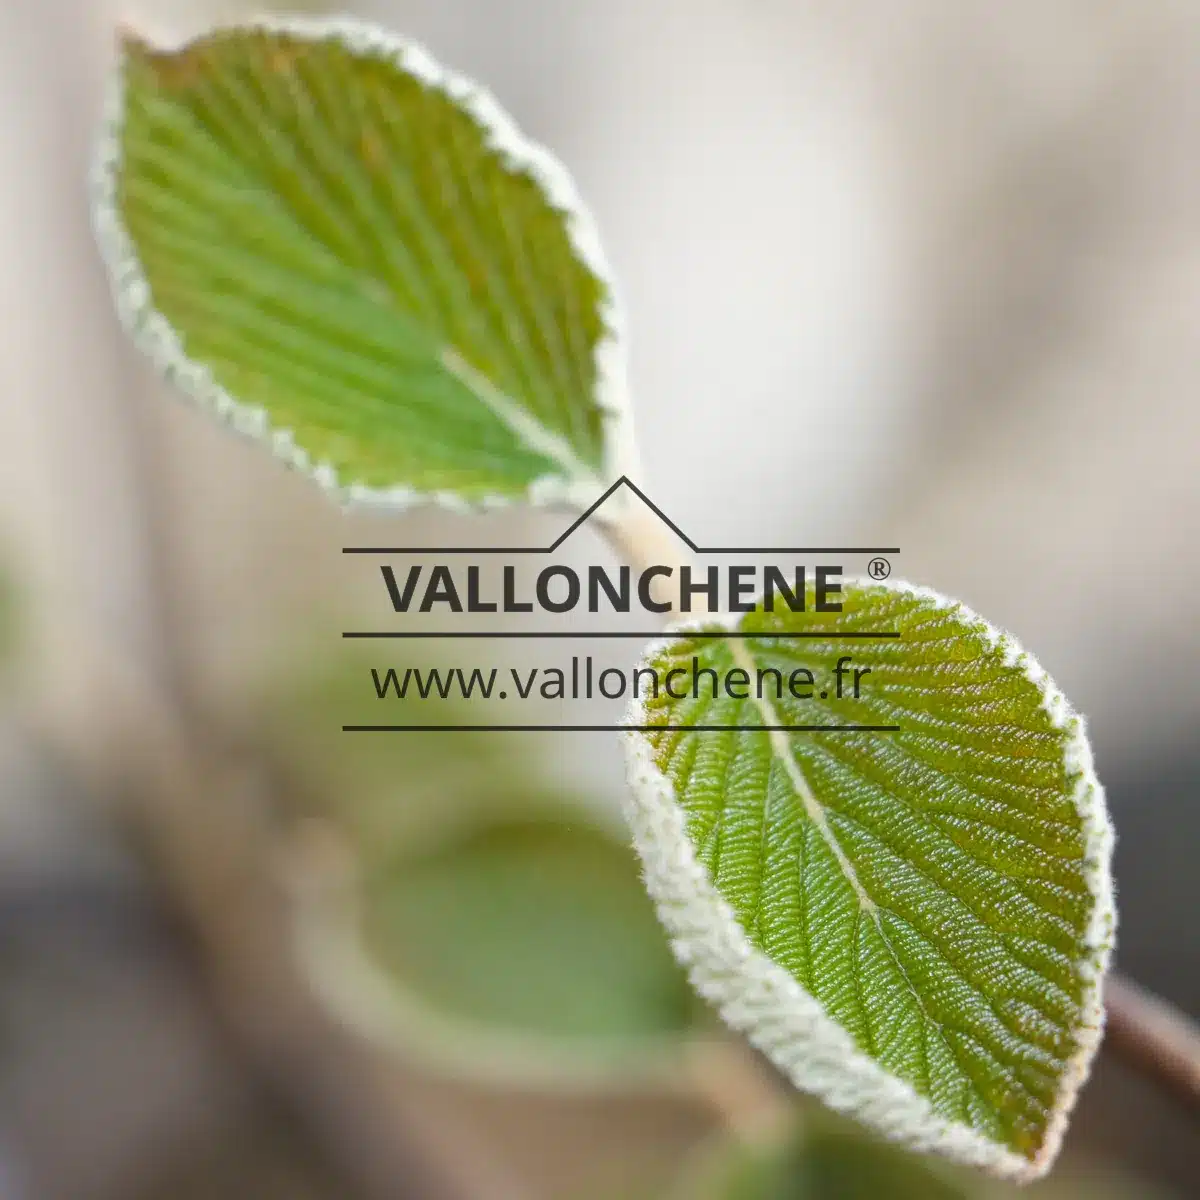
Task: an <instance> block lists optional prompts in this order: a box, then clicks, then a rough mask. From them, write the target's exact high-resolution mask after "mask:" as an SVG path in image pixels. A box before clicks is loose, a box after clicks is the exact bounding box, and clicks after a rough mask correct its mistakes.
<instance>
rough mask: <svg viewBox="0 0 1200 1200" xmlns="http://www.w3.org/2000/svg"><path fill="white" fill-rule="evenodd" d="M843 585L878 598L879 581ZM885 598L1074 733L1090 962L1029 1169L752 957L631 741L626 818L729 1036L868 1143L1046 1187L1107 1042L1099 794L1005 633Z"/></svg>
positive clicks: (1107, 827) (1032, 664) (1078, 751)
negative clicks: (967, 638)
mask: <svg viewBox="0 0 1200 1200" xmlns="http://www.w3.org/2000/svg"><path fill="white" fill-rule="evenodd" d="M847 582H848V583H850V584H855V583H857V584H861V585H862V586H872V587H879V586H881V585H880V583H879V581H877V580H868V579H861V580H853V579H851V580H847ZM882 586H886V587H888V588H890V589H891V590H894V591H900V592H905V593H908V594H913V595H916V596H920V597H924V598H927V599H930V600H933V601H934V602H935V604H936V605H937V607H938V608H940V609H956V610H957V611H958V613H959V614H960V615H961V617H962V618H963V619H964V620H965V621H968V622H970V623H972V624H974V623H976V622H978V623H979V624H980V625H981V626H982V627H983V629H982V631H983V632H984V633H985V636H986V637H987V639H988V642H989V644H990V645H991V646H993V647H995V646H1002V647H1003V649H1004V661H1005V664H1006V665H1008V666H1013V667H1017V668H1018V669H1020V670H1021V671H1022V673H1023V674H1024V675H1025V677H1026V678H1027V679H1029V680H1030V681H1031V682H1032V683H1034V684H1035V685H1036V686H1037V688H1038V690H1039V692H1040V693H1041V697H1042V707H1043V708H1044V710H1045V711H1046V713H1047V714H1048V716H1049V717H1050V720H1051V722H1052V724H1053V725H1054V726H1055V727H1056V728H1058V729H1067V728H1069V727H1070V726H1071V724H1072V722H1074V728H1075V733H1074V735H1073V736H1072V737H1071V738H1070V740H1069V742H1068V745H1067V748H1066V763H1067V767H1068V769H1069V770H1071V771H1078V772H1079V775H1078V781H1077V783H1076V787H1075V795H1074V800H1075V807H1076V811H1077V812H1078V814H1079V818H1080V821H1081V822H1082V826H1083V834H1084V864H1085V865H1084V874H1085V878H1086V881H1087V885H1088V890H1089V892H1090V893H1091V896H1092V900H1093V908H1092V915H1091V919H1090V921H1089V924H1088V928H1087V931H1086V934H1085V939H1084V945H1085V947H1086V953H1085V956H1084V957H1083V959H1082V960H1081V961H1080V962H1078V963H1076V964H1075V966H1076V968H1077V969H1078V970H1079V971H1080V972H1081V974H1082V976H1083V979H1084V988H1083V994H1082V1002H1081V1013H1080V1021H1079V1024H1078V1026H1077V1027H1076V1029H1074V1030H1073V1033H1074V1034H1075V1038H1076V1047H1077V1048H1076V1050H1075V1053H1074V1054H1073V1056H1072V1057H1071V1058H1070V1060H1069V1061H1068V1062H1067V1064H1066V1066H1065V1068H1064V1071H1063V1074H1062V1078H1061V1081H1060V1084H1059V1091H1058V1095H1057V1097H1056V1100H1055V1103H1054V1105H1053V1110H1052V1112H1051V1115H1050V1118H1049V1121H1048V1124H1047V1129H1046V1135H1045V1138H1044V1140H1043V1143H1042V1146H1041V1148H1040V1150H1039V1151H1038V1153H1037V1155H1036V1156H1035V1157H1034V1158H1032V1159H1028V1158H1025V1157H1023V1156H1022V1155H1020V1154H1017V1153H1015V1152H1014V1151H1012V1150H1010V1149H1009V1148H1008V1147H1007V1146H1004V1145H1002V1144H1000V1143H998V1142H994V1141H992V1140H991V1139H989V1138H986V1137H984V1136H983V1135H982V1134H981V1133H979V1132H978V1131H977V1130H975V1129H973V1128H971V1127H970V1126H968V1125H965V1124H962V1123H960V1122H956V1121H951V1120H948V1119H947V1118H946V1117H944V1116H942V1115H941V1114H940V1113H938V1112H937V1111H936V1110H935V1109H934V1107H933V1105H932V1104H931V1103H930V1101H929V1100H928V1099H927V1098H926V1097H924V1096H922V1095H921V1094H920V1093H918V1092H917V1091H916V1090H915V1089H914V1088H913V1087H912V1086H911V1085H910V1084H909V1083H907V1082H906V1081H905V1080H903V1079H900V1078H898V1077H896V1076H894V1075H891V1074H889V1073H888V1072H887V1071H885V1070H884V1069H883V1068H882V1067H881V1066H880V1065H879V1064H878V1063H876V1062H875V1060H874V1059H872V1058H871V1057H869V1056H868V1055H866V1054H864V1053H863V1052H862V1051H861V1050H860V1049H859V1048H858V1046H857V1045H856V1044H855V1042H854V1040H853V1039H852V1038H851V1036H850V1034H849V1033H847V1031H846V1030H845V1029H844V1028H842V1026H841V1025H839V1024H838V1023H837V1022H836V1021H834V1020H833V1019H832V1018H831V1017H830V1016H829V1015H828V1014H827V1013H826V1011H825V1009H824V1008H823V1006H822V1005H821V1003H820V1002H819V1001H818V1000H817V999H816V998H815V997H813V996H811V995H810V994H809V993H808V992H807V991H805V990H804V988H803V987H801V985H800V984H799V982H798V981H797V980H796V979H795V977H794V976H792V975H791V974H790V973H789V972H788V971H786V970H785V969H784V968H783V967H781V966H780V965H779V964H778V963H776V962H774V961H773V960H772V959H771V958H769V957H768V956H767V955H766V954H765V953H763V952H762V951H761V950H759V949H758V948H757V947H756V946H754V945H753V944H752V943H751V941H750V939H749V938H748V937H747V936H746V934H745V932H744V931H743V930H742V927H741V926H740V925H739V923H738V921H737V918H736V916H735V915H734V912H733V909H732V908H731V907H730V905H729V903H728V901H726V900H725V898H724V897H723V896H722V895H721V894H720V892H719V891H718V890H717V888H716V886H715V884H714V883H713V882H712V880H711V879H710V878H709V876H708V873H707V871H706V870H705V869H704V867H703V865H702V864H701V863H700V861H699V860H698V859H697V857H696V852H695V848H694V847H693V845H692V842H691V841H690V839H689V838H688V835H687V828H686V820H685V817H684V813H683V810H682V808H681V807H680V805H679V804H678V803H677V801H676V799H675V792H674V787H673V785H672V783H671V781H670V780H669V779H668V778H667V777H666V776H665V775H664V774H663V773H662V772H661V771H660V770H659V768H658V765H657V764H656V763H655V761H654V758H653V753H652V749H651V746H650V743H649V741H648V740H647V738H646V737H645V736H644V735H643V734H641V733H639V732H637V730H636V728H628V729H627V730H626V731H625V733H624V734H623V735H622V737H623V740H624V742H625V751H626V763H627V772H628V778H629V785H630V786H629V790H628V793H627V799H626V805H625V815H626V818H627V820H628V822H629V825H630V828H631V831H632V833H633V842H634V846H635V848H636V850H637V852H638V855H639V857H640V858H641V860H642V866H643V870H644V875H645V881H646V886H647V889H648V890H649V892H650V895H651V897H652V899H653V900H654V903H655V906H656V907H657V909H658V915H659V919H660V920H661V921H662V923H663V925H664V926H665V927H666V929H667V931H668V933H669V935H670V938H671V945H672V948H673V950H674V952H675V955H676V957H677V958H678V960H679V962H680V963H681V964H682V965H683V967H684V968H685V969H686V970H687V972H688V976H689V978H690V979H691V982H692V985H693V986H694V987H695V988H696V990H697V991H698V992H699V993H700V994H701V995H702V996H703V997H704V998H705V999H706V1000H707V1001H708V1002H709V1003H711V1004H713V1005H714V1006H715V1007H716V1008H717V1010H718V1011H719V1012H720V1014H721V1016H722V1018H723V1019H724V1020H725V1021H726V1023H727V1024H729V1025H730V1026H731V1027H732V1028H734V1029H736V1030H738V1031H739V1032H740V1033H743V1034H745V1035H746V1037H747V1039H748V1040H749V1041H750V1042H751V1043H752V1044H753V1045H754V1046H756V1047H757V1048H758V1049H759V1050H761V1051H762V1052H763V1053H764V1054H765V1055H767V1057H768V1058H769V1059H770V1060H771V1061H772V1062H773V1063H774V1064H775V1065H776V1066H777V1067H778V1068H779V1069H780V1070H781V1071H783V1072H784V1074H785V1075H786V1076H787V1077H788V1078H789V1079H790V1080H791V1081H792V1083H794V1084H795V1086H796V1087H797V1088H799V1089H801V1090H802V1091H805V1092H809V1093H811V1094H812V1095H814V1096H816V1097H818V1098H819V1099H821V1100H823V1101H824V1102H825V1103H826V1104H828V1105H829V1106H830V1107H831V1108H833V1109H835V1110H836V1111H838V1112H840V1113H843V1114H845V1115H846V1116H850V1117H853V1118H855V1119H856V1120H858V1121H861V1122H862V1123H863V1124H864V1125H867V1126H869V1127H870V1128H871V1129H874V1130H875V1131H876V1132H877V1133H880V1134H882V1135H884V1136H885V1137H887V1138H890V1139H892V1140H894V1141H897V1142H900V1143H903V1144H905V1145H907V1146H909V1147H911V1148H912V1149H914V1150H921V1151H932V1152H936V1153H940V1154H943V1155H945V1156H946V1157H947V1158H951V1159H954V1160H956V1161H958V1162H962V1163H967V1164H969V1165H971V1166H975V1167H980V1168H983V1169H984V1170H986V1171H989V1172H991V1173H992V1174H994V1175H998V1176H1000V1177H1003V1178H1007V1179H1012V1180H1014V1181H1016V1182H1021V1183H1025V1182H1029V1181H1031V1180H1034V1179H1037V1178H1039V1177H1041V1176H1042V1175H1044V1174H1045V1173H1046V1172H1047V1171H1048V1170H1049V1168H1050V1166H1051V1165H1052V1164H1053V1162H1054V1159H1055V1158H1056V1157H1057V1155H1058V1151H1059V1149H1060V1147H1061V1145H1062V1139H1063V1135H1064V1134H1065V1133H1066V1129H1067V1125H1068V1123H1069V1120H1070V1114H1071V1110H1072V1109H1073V1108H1074V1105H1075V1100H1076V1097H1077V1096H1078V1093H1079V1089H1080V1088H1081V1087H1082V1086H1083V1084H1084V1082H1085V1081H1086V1079H1087V1076H1088V1072H1089V1070H1090V1068H1091V1062H1092V1058H1093V1056H1094V1055H1095V1052H1096V1050H1097V1048H1098V1047H1099V1044H1100V1041H1101V1038H1102V1036H1103V1030H1104V1007H1103V998H1102V981H1103V977H1104V974H1105V972H1106V971H1107V969H1108V963H1109V959H1110V956H1111V953H1112V946H1113V939H1114V933H1115V928H1116V910H1115V903H1114V896H1113V881H1112V866H1111V863H1112V847H1113V829H1112V824H1111V822H1110V821H1109V817H1108V812H1107V808H1106V805H1105V801H1104V790H1103V788H1102V787H1101V784H1100V781H1099V780H1098V779H1097V778H1096V773H1095V768H1094V766H1093V762H1092V752H1091V747H1090V746H1089V744H1088V740H1087V736H1086V732H1085V729H1084V721H1083V718H1082V717H1081V716H1079V715H1078V714H1077V713H1075V712H1074V711H1073V710H1072V709H1071V708H1070V706H1069V705H1068V703H1067V700H1066V698H1065V697H1064V696H1063V694H1062V692H1061V691H1059V690H1058V688H1057V687H1056V686H1055V684H1054V681H1053V680H1052V679H1051V678H1050V676H1049V675H1048V674H1047V673H1046V671H1045V670H1044V669H1043V668H1042V667H1041V665H1040V664H1039V663H1038V662H1037V661H1036V660H1035V659H1034V658H1033V656H1032V655H1030V654H1029V653H1028V652H1026V651H1024V650H1022V649H1021V647H1020V646H1019V645H1018V644H1017V642H1016V641H1015V639H1014V638H1012V637H1011V635H1008V634H1005V633H1002V632H1001V631H1000V630H999V629H997V628H996V627H995V626H993V625H991V624H990V623H989V622H988V621H986V620H985V619H984V618H982V617H980V616H979V615H978V614H977V613H975V612H973V611H972V610H971V609H969V608H968V607H967V606H966V605H963V604H960V603H959V602H958V601H955V600H951V599H949V598H948V597H945V596H942V595H941V594H940V593H938V592H934V591H932V590H930V589H928V588H921V587H914V586H913V585H911V584H907V583H903V582H898V581H897V582H893V581H888V583H887V584H884V585H882ZM741 615H742V614H737V613H734V614H724V615H722V616H712V617H707V618H705V619H701V620H693V621H687V622H680V623H677V624H672V625H671V626H670V629H671V630H672V631H675V632H683V631H686V630H689V629H703V628H709V629H711V628H712V627H713V625H714V623H721V624H723V625H724V626H725V627H726V628H728V629H736V628H737V625H738V621H739V620H740V617H741ZM673 641H674V639H661V640H658V641H655V642H653V643H651V644H650V645H649V646H647V648H646V650H645V651H644V653H643V655H642V659H641V662H640V663H639V666H645V665H646V664H648V663H649V662H650V661H652V660H653V659H654V658H655V657H656V656H657V655H658V654H659V653H661V652H662V651H664V650H665V649H667V648H668V646H669V645H670V644H671V643H672V642H673ZM648 723H649V722H648V721H647V716H646V711H645V707H644V706H643V704H642V703H641V701H640V700H633V701H632V702H631V703H630V704H629V706H628V708H627V710H626V713H625V718H624V724H625V725H626V726H631V727H636V726H639V725H645V724H648Z"/></svg>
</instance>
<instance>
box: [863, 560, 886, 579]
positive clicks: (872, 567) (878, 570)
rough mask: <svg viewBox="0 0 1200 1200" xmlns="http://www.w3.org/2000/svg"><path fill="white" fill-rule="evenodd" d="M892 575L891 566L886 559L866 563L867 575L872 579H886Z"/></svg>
mask: <svg viewBox="0 0 1200 1200" xmlns="http://www.w3.org/2000/svg"><path fill="white" fill-rule="evenodd" d="M891 573H892V564H891V563H890V562H888V560H887V559H886V558H873V559H871V561H870V562H869V563H867V574H868V575H870V576H871V578H872V579H886V578H887V577H888V576H889V575H890V574H891Z"/></svg>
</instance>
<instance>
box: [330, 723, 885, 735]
mask: <svg viewBox="0 0 1200 1200" xmlns="http://www.w3.org/2000/svg"><path fill="white" fill-rule="evenodd" d="M523 729H531V730H532V729H540V730H544V731H550V732H554V733H620V732H621V731H622V730H625V729H636V730H638V731H640V732H642V733H654V732H656V731H657V732H665V733H686V732H688V731H692V732H696V733H731V732H732V733H754V732H765V733H899V732H900V726H899V725H343V726H342V732H343V733H417V732H420V733H466V732H468V731H469V730H481V731H483V730H485V731H487V732H490V733H516V732H518V731H520V730H523Z"/></svg>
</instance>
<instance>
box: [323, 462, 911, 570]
mask: <svg viewBox="0 0 1200 1200" xmlns="http://www.w3.org/2000/svg"><path fill="white" fill-rule="evenodd" d="M622 486H624V487H627V488H629V490H630V491H631V492H633V494H634V495H635V496H637V498H638V499H639V500H641V502H642V503H643V504H644V505H646V507H647V508H649V509H650V511H651V512H653V513H654V515H655V516H656V517H658V519H659V520H660V521H662V523H663V524H664V525H666V526H667V528H668V529H670V530H671V532H672V533H674V534H675V536H676V537H677V538H679V540H680V541H681V542H683V544H684V545H685V546H687V548H688V549H689V550H691V551H692V553H693V554H899V553H900V547H899V546H698V545H697V544H696V543H695V542H693V541H692V539H691V538H690V537H688V535H687V534H686V533H684V532H683V530H682V529H680V528H679V526H678V525H676V524H675V522H674V521H672V520H671V518H670V517H668V516H667V514H666V513H665V512H663V510H662V509H661V508H659V507H658V505H657V504H655V503H654V501H653V500H651V499H650V497H649V496H647V495H646V493H645V492H643V491H642V489H641V488H640V487H638V485H637V484H636V483H634V482H633V480H632V479H630V478H629V477H628V476H627V475H622V476H621V477H620V478H619V479H618V480H617V481H616V482H615V483H613V484H612V485H611V486H610V487H608V488H607V489H606V490H605V492H604V494H603V495H601V496H600V498H599V499H598V500H596V501H595V502H594V503H593V504H591V505H590V506H589V507H588V508H587V510H586V511H585V512H583V513H582V514H581V515H580V516H578V517H577V518H576V519H575V520H574V521H572V522H571V524H570V525H568V526H567V528H566V529H564V530H563V532H562V533H560V534H559V535H558V537H556V538H555V539H554V541H552V542H551V543H550V545H548V546H343V547H342V553H343V554H553V553H554V551H555V550H557V549H558V548H559V546H561V545H562V544H563V542H565V541H566V540H567V538H569V537H570V536H571V534H573V533H574V532H575V530H577V529H578V528H579V527H580V525H582V524H583V523H584V522H585V521H586V520H587V519H588V518H589V517H590V516H591V515H592V513H594V512H595V511H596V510H597V509H598V508H600V506H601V505H602V504H603V503H604V502H605V501H606V500H607V499H608V498H609V497H610V496H611V495H612V494H613V493H614V492H615V491H616V490H617V489H618V488H620V487H622Z"/></svg>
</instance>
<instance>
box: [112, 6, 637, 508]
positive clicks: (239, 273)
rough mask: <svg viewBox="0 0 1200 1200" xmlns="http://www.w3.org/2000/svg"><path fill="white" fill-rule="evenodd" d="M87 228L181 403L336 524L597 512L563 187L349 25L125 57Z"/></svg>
mask: <svg viewBox="0 0 1200 1200" xmlns="http://www.w3.org/2000/svg"><path fill="white" fill-rule="evenodd" d="M93 190H94V199H93V211H94V219H95V224H96V230H97V235H98V238H99V241H100V244H101V249H102V251H103V253H104V256H105V259H106V261H107V264H108V268H109V272H110V275H111V278H112V283H113V288H114V294H115V296H116V300H117V304H118V308H119V310H120V313H121V316H122V320H123V322H124V323H125V325H126V327H127V328H128V329H129V331H130V332H131V333H132V335H133V336H134V339H135V341H136V342H137V343H138V344H139V345H140V346H141V347H142V349H143V350H145V351H146V352H147V353H148V354H149V355H150V356H151V358H152V359H153V360H154V361H155V362H156V364H157V365H158V366H159V367H160V368H161V369H162V370H163V371H164V372H165V373H166V374H167V375H168V376H169V377H170V378H171V379H172V380H173V381H174V382H175V383H176V384H178V385H179V386H180V387H181V389H182V390H183V391H184V392H185V393H187V394H188V395H190V396H191V397H192V398H194V399H195V400H197V401H199V402H200V403H202V404H203V405H204V406H205V407H207V408H208V409H210V410H211V411H213V412H214V413H216V414H217V415H218V416H220V417H221V418H223V419H224V420H226V421H228V422H230V423H231V424H233V425H234V426H235V427H236V428H237V429H239V430H240V431H242V432H243V433H248V434H250V435H252V436H255V437H259V438H261V439H264V440H266V441H267V442H268V443H269V444H270V445H271V447H272V448H273V449H274V450H275V452H276V453H277V454H279V455H280V456H281V457H283V458H284V459H285V460H286V461H288V462H289V463H290V464H292V465H294V466H297V467H299V468H301V469H303V470H305V471H307V472H309V473H311V474H312V475H314V476H315V477H316V478H317V479H318V481H320V482H321V483H322V484H324V485H325V486H326V487H328V488H330V489H331V490H333V491H334V492H335V493H336V494H337V495H338V497H339V498H340V499H341V500H342V501H343V502H377V503H381V504H384V505H387V506H393V507H403V506H405V505H407V504H409V503H413V502H416V501H419V500H429V499H434V500H437V501H440V502H442V503H446V504H450V505H452V506H460V507H461V506H464V505H494V504H503V503H508V502H514V501H526V502H532V503H550V502H559V501H563V502H570V503H579V502H584V503H586V502H590V501H591V500H593V499H595V497H596V496H597V495H598V494H599V492H600V491H601V490H602V488H603V486H604V483H605V482H607V481H609V480H610V479H612V478H615V477H616V475H618V474H619V473H620V470H621V469H623V468H621V467H620V466H619V465H618V462H617V454H616V449H615V448H616V447H617V446H619V445H625V444H627V443H628V441H629V438H628V435H627V431H626V429H625V425H624V421H625V417H624V413H625V402H624V390H625V389H624V366H623V360H622V350H621V343H620V337H619V320H618V315H617V306H616V303H615V297H614V294H613V288H612V284H611V282H610V279H609V275H608V271H607V268H606V266H605V264H604V260H603V256H602V253H601V251H600V249H599V245H598V242H597V238H596V235H595V232H594V229H593V225H592V222H591V219H590V218H589V216H588V214H587V213H586V211H585V210H584V209H583V207H582V205H581V204H580V202H579V200H578V198H577V196H576V194H575V190H574V187H573V185H572V184H571V181H570V179H569V177H568V176H567V175H566V173H565V172H564V170H563V169H562V167H561V166H560V165H559V164H558V163H557V162H556V161H555V160H554V158H553V157H552V156H551V155H550V154H548V153H547V152H546V151H545V150H543V149H542V148H541V147H539V146H536V145H534V144H533V143H531V142H529V141H528V140H526V139H525V138H524V137H523V136H522V135H521V134H520V133H519V132H518V131H517V129H516V128H515V126H514V125H513V123H512V121H511V120H510V119H509V118H508V117H507V116H506V115H505V114H504V113H503V112H502V111H501V110H500V109H499V107H498V106H497V105H496V104H495V102H494V101H493V100H492V99H491V97H490V96H488V95H487V94H486V93H485V92H483V91H481V90H479V89H478V88H477V87H475V86H474V85H473V84H472V83H470V82H469V81H467V80H465V79H463V78H461V77H459V76H457V75H455V74H453V73H452V72H450V71H447V70H445V69H443V68H442V67H440V66H439V65H438V64H437V63H435V62H434V61H433V59H432V58H430V57H429V55H427V54H426V53H425V52H424V51H423V50H421V49H420V48H419V47H417V46H415V45H412V44H409V43H407V42H405V41H403V40H401V39H398V38H395V37H392V36H390V35H386V34H383V33H381V32H379V31H377V30H375V29H373V28H372V27H370V26H366V25H361V24H358V23H357V22H353V21H348V20H338V21H306V20H304V19H300V18H294V19H289V20H288V21H286V22H284V23H280V24H273V23H270V22H263V23H256V24H252V25H250V26H243V27H237V28H230V29H223V30H218V31H216V32H213V33H210V34H208V35H206V36H204V37H201V38H199V39H198V40H196V41H193V42H190V43H189V44H187V45H185V46H183V47H182V48H179V49H177V50H170V51H158V50H155V49H152V48H150V47H149V46H147V45H145V44H144V43H142V42H140V41H138V40H137V39H136V38H133V37H127V38H126V39H125V40H124V42H123V45H122V47H121V55H120V62H119V65H118V70H117V72H116V75H115V81H114V87H113V89H112V94H111V96H110V101H109V110H108V113H107V115H106V123H105V128H104V131H103V136H102V137H101V140H100V146H99V151H98V155H97V160H96V165H95V171H94V181H93Z"/></svg>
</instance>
